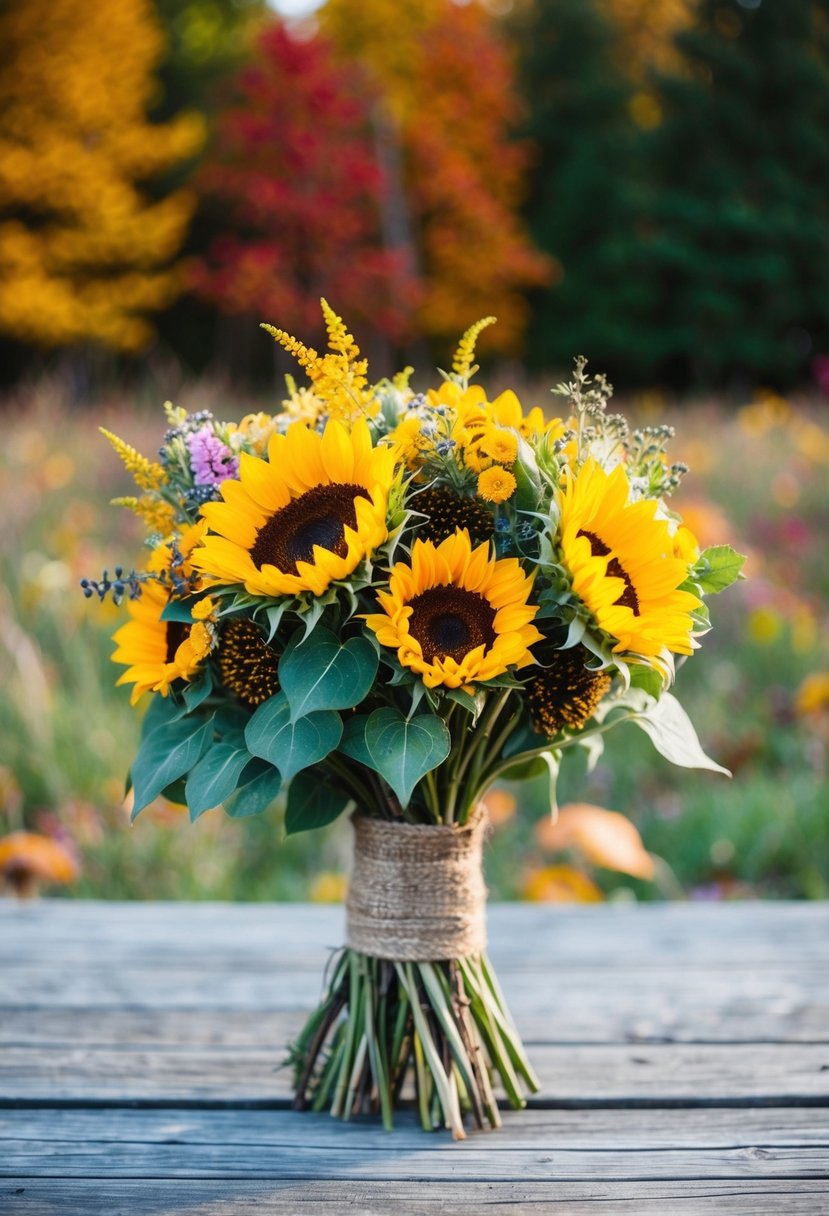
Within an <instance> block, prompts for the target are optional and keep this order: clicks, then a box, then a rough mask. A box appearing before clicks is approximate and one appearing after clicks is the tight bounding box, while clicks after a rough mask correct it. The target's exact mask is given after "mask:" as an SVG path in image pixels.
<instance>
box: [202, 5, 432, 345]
mask: <svg viewBox="0 0 829 1216" xmlns="http://www.w3.org/2000/svg"><path fill="white" fill-rule="evenodd" d="M232 92H233V99H232V100H231V102H230V104H228V105H227V106H226V108H224V109H223V110H222V112H221V113H220V114H219V117H218V122H217V129H216V134H215V141H214V146H213V149H212V151H211V154H210V155H209V157H208V159H207V161H206V163H205V165H204V167H203V171H202V173H201V175H200V187H201V191H202V195H203V198H204V202H205V207H206V208H207V210H208V211H209V213H210V215H211V216H212V217H213V219H212V222H213V223H214V224H218V225H219V226H220V227H221V231H220V232H219V234H218V235H217V236H216V237H215V239H214V240H213V241H212V243H211V245H210V248H209V250H208V252H207V255H206V256H205V257H203V258H201V259H200V260H199V262H198V264H197V266H196V268H195V270H194V272H193V278H192V283H193V287H194V290H195V291H196V292H197V294H198V295H200V296H201V297H202V298H205V299H207V300H210V301H212V302H213V303H214V304H215V305H216V306H217V307H218V308H219V309H220V310H221V311H222V312H224V313H228V314H238V315H251V316H252V318H255V319H256V320H262V319H266V318H271V319H273V320H276V321H278V323H279V324H280V325H281V326H284V327H285V328H288V329H291V330H293V331H294V332H299V333H303V334H309V333H311V334H313V333H314V332H315V331H316V330H317V328H318V325H319V298H320V296H322V295H324V296H326V297H327V298H329V299H330V300H332V301H333V302H336V306H337V309H338V311H340V312H342V313H343V314H344V315H346V316H347V317H348V319H349V322H350V323H351V324H355V323H359V322H360V321H363V322H365V323H368V324H370V325H371V327H372V328H373V329H376V330H378V331H379V332H380V333H384V334H386V335H388V336H389V337H391V338H393V339H400V338H402V337H404V336H405V334H406V333H407V330H408V328H409V326H410V323H411V318H412V310H413V305H414V301H415V293H416V281H415V277H414V275H413V274H412V273H411V271H410V268H408V267H407V266H406V264H405V260H404V259H402V258H401V257H399V256H397V254H396V253H395V251H393V250H390V249H389V248H387V247H384V242H383V237H382V229H381V214H382V198H381V196H382V190H383V181H382V177H381V173H380V170H379V167H378V164H377V160H376V157H375V153H374V145H373V140H372V135H371V130H370V124H369V116H368V110H367V106H366V103H365V102H364V101H363V100H362V99H361V97H360V89H359V82H357V81H356V80H355V76H354V73H353V71H351V70H349V68H348V65H338V64H337V63H336V62H335V59H334V56H333V54H332V51H331V48H330V47H329V45H328V43H327V42H326V41H325V39H323V38H322V37H319V36H317V37H311V38H302V39H300V38H298V37H295V36H293V35H292V34H291V33H290V32H289V31H288V29H286V27H285V26H284V25H283V24H282V23H280V22H277V21H274V22H269V23H268V24H267V25H266V26H264V27H263V28H262V30H261V31H260V34H259V36H258V39H257V43H256V46H255V49H254V53H253V57H252V59H251V61H250V62H249V63H248V64H247V65H246V66H245V67H244V68H243V69H242V70H241V72H240V73H239V74H238V77H237V78H236V80H235V82H234V85H233V90H232Z"/></svg>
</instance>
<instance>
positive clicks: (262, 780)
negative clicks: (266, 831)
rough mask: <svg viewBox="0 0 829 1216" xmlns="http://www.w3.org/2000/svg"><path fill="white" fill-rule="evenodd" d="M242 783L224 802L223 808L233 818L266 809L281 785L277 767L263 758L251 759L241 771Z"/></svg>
mask: <svg viewBox="0 0 829 1216" xmlns="http://www.w3.org/2000/svg"><path fill="white" fill-rule="evenodd" d="M241 780H242V784H241V785H240V786H239V788H238V789H237V791H236V793H235V794H231V796H230V798H228V799H227V801H226V802H225V803H224V809H225V811H226V813H227V814H228V815H230V816H231V818H233V819H244V818H245V817H246V816H248V815H260V814H261V813H262V811H266V810H267V809H268V807H269V806H270V805H271V803H272V802H273V800H274V798H276V796H277V794H278V793H279V791H280V789H281V787H282V777H281V775H280V772H279V769H277V768H274V767H273V765H272V764H266V763H265V761H264V760H251V761H250V763H249V764H248V766H247V768H246V769H245V771H244V772H243V773H242V778H241Z"/></svg>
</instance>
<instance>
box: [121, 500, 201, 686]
mask: <svg viewBox="0 0 829 1216" xmlns="http://www.w3.org/2000/svg"><path fill="white" fill-rule="evenodd" d="M205 531H206V524H204V523H198V524H194V525H193V526H192V527H188V528H185V529H184V531H183V533H182V535H181V537H180V538H179V539H178V541H177V544H176V551H177V553H178V554H179V555H180V556H181V558H182V559H183V560H182V563H181V565H180V566H178V567H177V572H178V573H179V574H180V575H181V576H182V577H188V576H189V575H190V574H192V566H191V561H190V559H191V556H192V551H193V549H194V548H195V546H196V545H197V544H198V543H199V541H200V540H201V539H202V537H203V536H204V533H205ZM173 554H174V550H173V546H172V545H171V544H169V543H168V544H163V545H159V546H158V547H157V548H156V549H154V550H153V555H152V557H151V558H150V560H149V562H148V563H147V569H148V571H149V572H150V573H153V574H161V573H162V571H166V570H169V569H170V567H171V565H172V562H173ZM169 601H170V589H169V587H167V586H165V585H164V584H163V583H158V582H155V581H152V580H148V581H147V582H145V583H144V584H143V585H142V587H141V594H140V596H139V597H138V598H137V599H134V600H130V601H129V603H128V604H127V611H128V612H129V614H130V619H129V620H128V621H127V623H126V624H125V625H122V626H121V628H120V629H117V630H116V631H115V633H114V634H113V635H112V640H113V642H115V643H116V646H117V649H116V650H115V651H114V652H113V654H112V661H113V663H122V664H124V666H126V668H127V670H126V671H125V672H123V674H122V675H120V676H119V677H118V679H117V680H116V684H133V685H134V688H133V690H132V694H131V695H130V704H132V705H135V704H136V702H137V701H138V700H139V699H140V698H141V697H142V696H143V695H144V693H145V692H160V693H161V695H162V696H163V697H166V696H167V693H168V692H169V691H170V685H171V684H172V682H173V681H174V680H179V679H180V680H190V679H192V677H193V676H194V675H195V673H196V671H197V670H198V667H199V664H200V663H201V661H202V659H203V658H204V657H205V655H206V653H207V650H209V646H207V647H205V646H204V645H203V637H202V635H203V634H204V633H205V631H206V627H205V623H204V622H203V621H198V622H197V623H196V625H195V626H193V627H192V628H193V629H195V630H196V636H195V637H194V638H191V626H190V625H187V624H185V623H184V622H182V621H162V619H161V614H162V612H163V611H164V609H165V608H166V607H167V604H168V603H169Z"/></svg>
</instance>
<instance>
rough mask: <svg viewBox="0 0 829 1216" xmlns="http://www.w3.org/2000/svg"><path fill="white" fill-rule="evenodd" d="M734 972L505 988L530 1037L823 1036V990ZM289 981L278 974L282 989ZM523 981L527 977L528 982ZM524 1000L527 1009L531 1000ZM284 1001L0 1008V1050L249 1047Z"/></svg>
mask: <svg viewBox="0 0 829 1216" xmlns="http://www.w3.org/2000/svg"><path fill="white" fill-rule="evenodd" d="M742 975H743V973H741V972H737V973H736V974H735V975H734V976H733V977H732V978H733V984H731V983H727V984H724V985H722V986H721V987H715V986H714V985H713V984H711V983H710V981H709V980H708V978H707V977H706V976H705V975H704V974H702V975H696V976H688V975H687V974H684V975H682V976H675V977H674V976H666V977H665V981H664V983H663V984H658V985H654V986H653V987H652V988H646V987H644V986H643V987H642V988H640V989H639V990H638V991H628V990H625V991H622V992H620V991H619V990H618V989H616V990H612V986H611V985H610V984H609V983H607V982H603V983H602V985H601V987H600V986H598V985H597V983H596V979H595V977H590V976H588V975H585V976H584V977H582V976H581V975H580V976H578V977H574V976H572V975H571V977H570V979H571V982H570V983H568V985H567V987H566V991H563V992H556V994H555V997H554V998H553V999H551V1000H550V1003H549V1005H548V1006H547V1007H546V1008H539V1007H534V1006H536V1004H537V1005H539V1006H540V1005H541V998H540V997H539V996H538V995H537V994H536V997H535V999H533V996H532V994H531V993H529V992H527V993H525V992H524V989H523V988H522V987H521V986H519V985H513V984H512V983H510V984H509V985H508V987H509V990H510V998H511V1003H512V1006H513V1010H514V1011H515V1014H516V1018H517V1021H518V1024H519V1028H520V1030H521V1032H522V1034H523V1036H524V1039H525V1041H526V1042H528V1043H542V1042H546V1043H608V1042H612V1041H620V1042H634V1043H635V1042H666V1041H670V1042H708V1043H718V1042H719V1043H732V1042H739V1041H743V1042H780V1043H786V1042H804V1043H808V1042H811V1043H814V1042H821V1041H827V1040H829V997H827V999H826V1001H825V1003H824V1002H821V1003H818V1002H817V1001H816V1000H815V997H814V994H813V993H807V992H806V991H805V990H804V989H803V988H802V987H800V986H799V984H798V983H797V982H796V981H794V980H791V981H789V982H787V981H786V979H785V978H783V977H781V978H780V981H779V983H778V984H776V985H775V984H774V983H773V981H772V984H771V987H772V988H774V989H775V990H774V991H773V992H772V991H766V992H765V993H764V992H763V991H758V988H757V986H755V985H754V984H753V983H752V977H751V974H749V975H748V977H747V979H746V981H745V982H743V979H742ZM294 984H295V981H294V978H293V976H292V975H291V973H290V972H285V973H283V979H282V983H281V985H279V984H278V983H276V982H275V984H274V987H275V988H277V987H278V988H279V995H280V997H281V999H282V1000H283V1001H284V1000H285V999H286V996H287V994H286V989H290V988H291V986H292V985H294ZM527 986H529V979H528V982H527ZM318 996H319V984H317V987H316V989H315V990H314V993H313V998H312V999H311V1000H309V1001H308V1002H307V1004H305V1005H304V1006H303V1007H302V1008H301V1009H294V1010H287V1011H284V1012H279V1013H278V1024H279V1025H280V1026H281V1027H282V1028H283V1029H282V1030H281V1032H280V1034H281V1036H282V1037H284V1038H285V1039H290V1038H292V1037H293V1036H294V1035H295V1034H296V1032H297V1030H298V1028H299V1026H300V1024H301V1022H302V1021H303V1018H304V1016H305V1013H306V1012H307V1010H308V1009H309V1008H310V1007H311V1005H312V1000H313V999H316V998H317V997H318ZM528 1006H529V1007H528ZM279 1009H280V1006H279V1005H278V1004H277V1003H276V1002H274V1004H273V1005H270V1006H268V1005H263V1006H261V1007H259V1008H256V1007H255V1006H252V1007H246V1008H242V1009H238V1008H228V1007H227V1006H225V1007H224V1008H222V1009H215V1008H197V1007H194V1006H192V1005H189V1006H188V1005H187V1004H185V1005H184V1006H183V1007H181V1008H172V1009H171V1008H163V1007H162V1008H159V1007H158V1006H156V1007H154V1008H148V1007H147V1006H146V1005H145V1006H143V1007H140V1008H136V1007H131V1006H129V1005H128V1006H127V1007H124V1006H116V1007H106V1006H105V1007H104V1008H101V1007H100V1006H95V1005H78V1006H67V1007H66V1008H61V1007H58V1008H49V1007H46V1006H34V1007H32V1006H20V1007H14V1008H10V1007H8V1006H6V1007H2V1006H0V1051H2V1050H3V1049H4V1048H5V1047H10V1046H35V1045H37V1044H39V1043H42V1044H46V1045H49V1044H52V1045H55V1046H58V1045H64V1046H68V1045H70V1044H71V1045H75V1046H79V1045H81V1044H96V1045H98V1046H119V1047H120V1046H125V1045H132V1046H150V1045H152V1044H159V1045H165V1044H166V1045H170V1044H173V1045H175V1044H187V1045H190V1046H196V1045H205V1044H207V1045H223V1046H229V1047H252V1046H256V1045H257V1044H261V1043H262V1042H263V1033H267V1034H268V1036H269V1040H270V1039H272V1037H273V1033H272V1027H273V1026H275V1025H276V1024H277V1022H276V1020H275V1019H276V1018H277V1011H278V1010H279Z"/></svg>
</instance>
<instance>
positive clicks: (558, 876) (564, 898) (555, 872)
mask: <svg viewBox="0 0 829 1216" xmlns="http://www.w3.org/2000/svg"><path fill="white" fill-rule="evenodd" d="M521 898H522V899H527V900H530V902H531V903H549V904H598V903H601V902H602V901H603V900H604V895H603V894H602V892H601V891H600V889H599V888H598V887H597V886H596V884H595V883H594V882H593V879H592V878H588V877H587V875H586V874H582V872H581V870H576V869H575V868H574V867H573V866H563V865H562V866H544V868H543V869H538V870H531V871H530V872H529V874H527V875H526V877H525V879H524V882H523V885H522V887H521Z"/></svg>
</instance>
